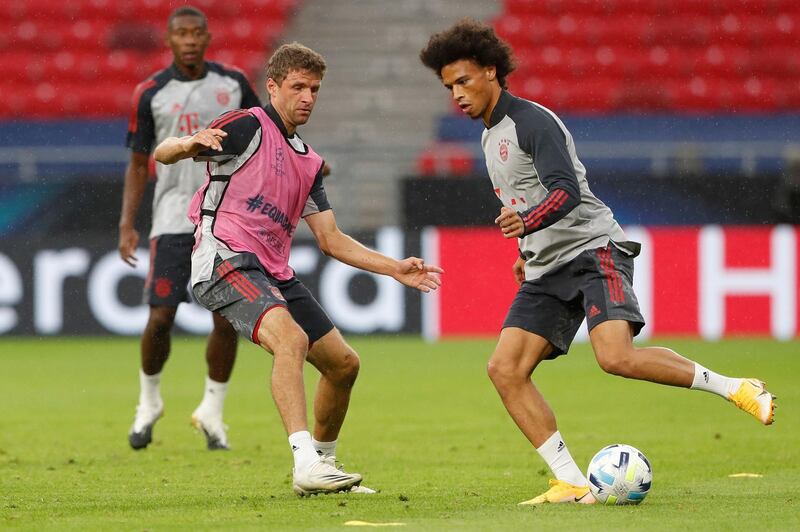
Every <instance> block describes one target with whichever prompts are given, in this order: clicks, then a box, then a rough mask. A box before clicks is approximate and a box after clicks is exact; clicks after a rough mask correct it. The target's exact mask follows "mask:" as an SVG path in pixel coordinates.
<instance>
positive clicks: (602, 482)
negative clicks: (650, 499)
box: [586, 443, 653, 505]
mask: <svg viewBox="0 0 800 532" xmlns="http://www.w3.org/2000/svg"><path fill="white" fill-rule="evenodd" d="M586 476H587V477H588V478H589V489H590V490H591V492H592V495H594V496H595V498H596V499H597V500H598V502H601V503H603V504H608V505H613V504H639V503H640V502H642V501H643V500H644V498H645V497H646V496H647V492H648V491H650V485H651V484H652V482H653V469H652V468H651V467H650V462H649V461H648V460H647V458H646V457H645V456H644V454H643V453H642V452H641V451H639V449H637V448H635V447H632V446H630V445H625V444H623V443H615V444H614V445H609V446H608V447H603V448H602V449H600V451H598V453H597V454H596V455H594V457H593V458H592V460H591V462H589V469H588V471H587V472H586Z"/></svg>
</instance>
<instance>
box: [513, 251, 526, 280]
mask: <svg viewBox="0 0 800 532" xmlns="http://www.w3.org/2000/svg"><path fill="white" fill-rule="evenodd" d="M511 270H512V271H513V272H514V280H515V281H517V284H522V283H523V281H525V259H523V258H522V257H517V260H516V262H514V266H512V267H511Z"/></svg>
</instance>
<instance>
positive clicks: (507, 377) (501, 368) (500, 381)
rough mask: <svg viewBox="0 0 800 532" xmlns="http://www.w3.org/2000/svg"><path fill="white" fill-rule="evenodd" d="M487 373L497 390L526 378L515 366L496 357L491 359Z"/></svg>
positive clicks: (487, 366)
mask: <svg viewBox="0 0 800 532" xmlns="http://www.w3.org/2000/svg"><path fill="white" fill-rule="evenodd" d="M486 373H487V374H488V375H489V379H491V381H492V383H493V384H494V385H495V387H496V388H502V387H503V386H504V385H506V384H509V383H512V382H514V381H516V380H519V379H520V378H524V375H523V374H522V373H523V372H520V371H519V369H518V368H517V367H516V365H515V364H511V363H509V362H508V361H506V360H503V359H500V358H495V357H492V358H491V359H489V363H488V364H486Z"/></svg>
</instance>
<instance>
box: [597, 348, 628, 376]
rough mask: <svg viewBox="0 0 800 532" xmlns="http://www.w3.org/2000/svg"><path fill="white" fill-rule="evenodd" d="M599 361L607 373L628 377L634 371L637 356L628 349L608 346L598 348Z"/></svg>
mask: <svg viewBox="0 0 800 532" xmlns="http://www.w3.org/2000/svg"><path fill="white" fill-rule="evenodd" d="M596 355H597V362H598V364H600V367H601V368H602V370H603V371H605V372H606V373H609V374H611V375H617V376H619V377H627V376H628V375H629V374H630V373H631V372H632V371H633V365H634V364H635V358H634V357H633V356H631V355H632V353H631V352H630V350H628V349H613V348H606V349H602V350H598V351H597V353H596Z"/></svg>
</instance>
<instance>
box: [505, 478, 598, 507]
mask: <svg viewBox="0 0 800 532" xmlns="http://www.w3.org/2000/svg"><path fill="white" fill-rule="evenodd" d="M560 502H574V503H578V504H594V503H595V502H597V501H596V500H595V498H594V495H592V494H591V493H590V492H589V486H573V485H572V484H570V483H568V482H564V481H563V480H556V479H550V489H549V490H547V491H545V492H544V493H542V494H541V495H539V496H538V497H534V498H533V499H531V500H529V501H523V502H521V503H519V504H520V506H528V505H534V504H548V503H560Z"/></svg>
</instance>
